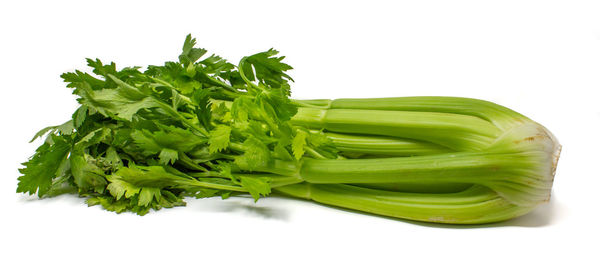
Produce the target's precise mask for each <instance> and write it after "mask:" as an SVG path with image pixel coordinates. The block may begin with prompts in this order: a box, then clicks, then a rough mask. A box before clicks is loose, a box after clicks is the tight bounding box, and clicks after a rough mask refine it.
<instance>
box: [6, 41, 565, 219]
mask: <svg viewBox="0 0 600 268" xmlns="http://www.w3.org/2000/svg"><path fill="white" fill-rule="evenodd" d="M194 46H195V39H193V38H191V36H188V37H187V38H186V40H185V42H184V46H183V51H182V53H181V55H180V56H179V60H178V61H177V62H166V63H165V64H164V65H162V66H148V67H147V68H145V70H143V71H142V70H141V68H139V67H128V68H124V69H121V70H118V69H117V68H116V65H115V64H114V63H111V64H108V65H105V64H103V63H102V62H101V61H100V60H91V59H88V65H89V66H90V67H91V68H92V69H93V73H92V74H90V73H85V72H81V71H75V72H72V73H65V74H63V75H62V77H63V79H64V80H65V82H67V83H68V84H67V86H68V87H69V88H72V89H73V93H74V94H75V95H77V96H78V102H79V103H80V104H81V105H80V107H79V108H78V109H77V110H76V111H75V113H74V114H73V117H72V119H71V120H69V121H67V122H66V123H64V124H62V125H58V126H52V127H48V128H45V129H43V130H41V131H40V132H39V133H38V134H36V136H35V137H34V139H35V138H37V137H41V136H44V135H46V140H45V142H44V143H43V144H42V145H41V146H40V147H39V148H38V149H37V151H36V153H35V154H34V155H33V156H32V158H31V159H30V160H29V161H28V162H26V163H24V166H25V167H24V168H23V169H21V170H20V171H21V173H22V176H21V177H19V185H18V188H17V192H23V193H29V194H35V193H37V195H38V196H40V197H46V196H55V195H58V194H64V193H77V194H79V195H80V196H82V197H85V198H87V203H88V204H89V205H101V206H102V207H103V208H105V209H107V210H110V211H115V212H117V213H120V212H123V211H132V212H135V213H138V214H140V215H143V214H146V213H147V212H148V211H149V210H151V209H155V210H158V209H160V208H164V207H174V206H181V205H184V204H185V203H184V201H183V199H184V198H185V197H186V196H192V197H197V198H202V197H212V196H220V197H222V198H228V197H229V196H231V195H238V194H245V193H247V194H250V195H251V196H252V197H253V198H254V199H255V200H258V199H259V198H261V197H264V196H267V195H269V194H271V192H272V191H274V192H277V193H280V194H284V195H288V196H292V197H297V198H305V199H311V200H315V201H317V202H320V203H324V204H329V205H333V206H339V207H345V208H350V209H354V210H360V211H365V212H369V213H373V214H379V215H385V216H391V217H397V218H404V219H411V220H418V221H429V222H443V223H454V224H471V223H487V222H495V221H501V220H506V219H510V218H513V217H516V216H519V215H522V214H525V213H527V212H529V211H531V210H532V209H533V208H535V206H537V205H538V204H540V203H542V202H545V201H547V200H548V198H549V197H550V190H551V187H552V180H553V177H554V171H555V169H556V162H557V160H558V154H559V152H560V145H559V144H558V142H557V141H556V139H555V138H554V136H553V135H552V134H551V133H550V132H549V131H548V130H547V129H545V128H544V127H542V126H541V125H539V124H537V123H535V122H534V121H532V120H530V119H528V118H526V117H524V116H523V115H521V114H518V113H516V112H514V111H512V110H510V109H507V108H505V107H502V106H499V105H496V104H493V103H490V102H485V101H481V100H475V99H466V98H451V97H405V98H383V99H339V100H293V99H290V98H289V96H290V84H289V82H290V81H293V80H292V78H291V77H290V76H289V75H288V74H287V73H286V71H288V70H290V69H291V66H289V65H287V64H285V63H283V59H284V57H278V56H277V54H278V53H277V51H275V50H272V49H271V50H268V51H266V52H261V53H257V54H254V55H251V56H248V57H244V58H242V60H241V61H240V62H239V64H238V65H237V66H236V65H234V64H231V63H229V62H227V61H226V60H224V59H222V58H221V57H218V56H216V55H211V56H205V54H206V52H207V51H206V50H204V49H202V48H196V47H194Z"/></svg>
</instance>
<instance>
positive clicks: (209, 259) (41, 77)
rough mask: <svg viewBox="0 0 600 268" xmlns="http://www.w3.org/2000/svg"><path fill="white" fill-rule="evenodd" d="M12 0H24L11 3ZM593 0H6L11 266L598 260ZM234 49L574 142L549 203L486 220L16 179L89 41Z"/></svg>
mask: <svg viewBox="0 0 600 268" xmlns="http://www.w3.org/2000/svg"><path fill="white" fill-rule="evenodd" d="M17 2H18V3H17ZM599 14H600V6H599V5H598V1H523V0H519V1H456V0H454V1H389V2H385V1H374V0H370V1H363V2H354V1H339V2H338V1H325V0H321V1H296V4H286V3H283V1H270V2H265V1H206V2H205V1H189V2H179V1H160V2H153V1H107V0H105V1H97V2H96V3H84V1H3V2H2V3H1V4H0V61H1V62H0V78H1V79H0V90H1V93H0V94H1V95H0V96H1V99H0V100H1V105H0V109H1V111H0V115H1V116H2V132H1V133H2V134H0V135H2V136H1V139H0V142H1V147H0V148H2V152H1V153H0V157H1V158H2V159H1V161H0V163H2V169H1V171H2V176H1V177H2V180H0V191H1V194H0V198H1V200H0V204H1V205H0V208H1V210H0V211H1V212H0V213H2V216H1V219H0V245H1V247H2V248H1V249H0V252H1V253H0V256H2V257H0V264H3V265H0V266H2V267H16V266H17V265H19V266H21V267H126V266H129V267H134V266H135V267H158V266H162V267H195V266H205V267H207V266H208V267H216V266H219V267H229V266H233V265H243V266H245V267H253V266H266V267H348V266H350V267H352V266H357V267H371V266H373V267H375V266H376V265H377V266H378V267H434V266H435V267H440V266H443V267H458V266H460V267H599V266H598V265H599V264H600V262H599V261H598V256H597V255H598V248H599V246H598V244H599V239H600V235H599V231H598V230H599V221H600V216H599V214H600V213H599V212H600V208H599V207H600V206H599V205H600V202H599V197H600V194H599V193H600V177H599V175H598V169H597V168H598V166H599V165H600V157H598V155H599V153H598V152H599V150H600V146H599V141H598V138H599V137H600V132H599V130H600V107H599V106H600V105H598V101H599V98H598V97H599V93H598V92H599V87H600V81H599V78H600V76H599V74H600V16H599ZM188 33H192V34H193V35H194V36H195V37H197V39H198V41H199V44H201V46H203V47H205V48H207V49H209V51H210V52H213V53H216V54H218V55H221V56H223V57H225V58H227V59H229V60H230V61H232V62H237V61H238V60H239V59H240V57H241V56H244V55H248V54H251V53H255V52H259V51H263V50H266V49H268V48H271V47H274V48H276V49H278V50H280V51H281V52H282V54H283V55H287V58H286V60H287V62H288V63H289V64H290V65H292V66H293V67H295V69H294V70H293V72H291V74H292V76H293V77H294V78H295V80H296V83H295V84H294V85H293V97H295V98H341V97H385V96H414V95H449V96H465V97H474V98H482V99H486V100H490V101H494V102H497V103H499V104H502V105H505V106H507V107H510V108H513V109H515V110H517V111H519V112H521V113H523V114H525V115H527V116H529V117H531V118H532V119H534V120H536V121H538V122H540V123H542V124H543V125H545V126H546V127H547V128H549V129H550V130H551V131H552V132H553V133H554V134H555V135H556V136H557V137H558V138H559V140H560V141H561V143H562V145H563V153H562V156H561V160H560V162H559V167H558V172H557V174H556V179H555V184H554V190H553V197H552V200H551V202H550V203H549V204H546V205H542V206H540V207H539V208H538V209H537V210H535V211H534V212H533V213H531V214H529V215H527V216H524V217H521V218H518V219H514V220H511V221H508V222H504V223H499V224H492V225H487V226H477V227H452V226H442V225H430V224H418V223H414V222H408V221H402V220H393V219H389V218H381V217H376V216H370V215H365V214H360V213H355V212H351V211H345V210H338V209H335V208H331V207H324V206H321V205H317V204H314V203H310V202H303V201H298V200H290V199H281V198H266V199H263V200H260V201H259V202H258V203H257V204H254V203H253V202H252V201H251V200H250V199H246V198H231V199H228V200H225V201H222V200H220V199H205V200H188V206H187V207H182V208H175V209H166V210H162V211H159V212H152V213H150V214H149V215H147V216H144V217H139V216H136V215H131V214H121V215H117V214H114V213H111V212H106V211H103V210H101V209H100V208H98V207H92V208H88V207H86V206H85V204H84V203H83V202H84V200H83V199H80V198H77V197H75V196H62V197H58V198H54V199H46V200H37V199H36V198H34V197H27V196H25V195H21V194H16V193H15V189H16V184H17V177H18V176H19V174H18V172H17V169H18V168H19V167H20V164H19V163H21V162H24V161H25V160H26V159H27V158H28V157H29V156H30V155H31V154H32V153H33V151H34V149H35V148H36V147H37V146H38V145H39V143H33V144H28V143H27V141H28V140H29V139H30V138H31V136H32V135H33V134H34V133H35V132H36V131H37V130H39V129H41V128H42V127H45V126H47V125H52V124H58V123H62V122H63V121H66V120H67V119H68V118H69V117H70V115H71V113H72V111H73V110H74V109H75V107H76V102H75V97H74V96H72V95H71V94H70V92H71V91H70V90H68V89H66V88H65V86H64V83H63V82H62V81H61V79H60V78H59V75H60V74H61V73H62V72H65V71H72V70H74V69H75V68H78V69H82V68H85V61H84V58H85V57H98V58H101V59H103V60H105V61H116V62H117V63H118V65H119V66H121V67H124V66H129V65H139V66H144V65H148V64H161V63H163V62H164V61H167V60H175V59H176V57H177V55H178V54H179V52H180V48H181V44H182V42H183V39H184V38H185V35H186V34H188Z"/></svg>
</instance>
